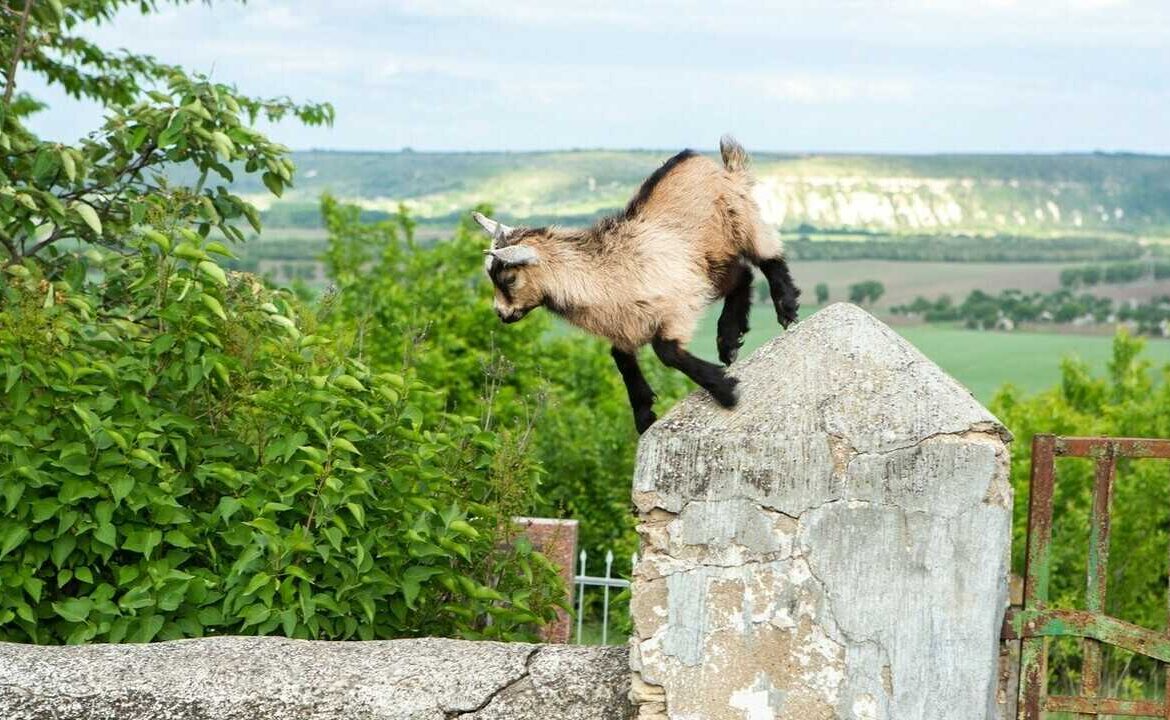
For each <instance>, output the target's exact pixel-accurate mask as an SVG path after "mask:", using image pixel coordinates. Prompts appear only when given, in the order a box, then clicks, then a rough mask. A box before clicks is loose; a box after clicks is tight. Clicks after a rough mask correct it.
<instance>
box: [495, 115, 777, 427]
mask: <svg viewBox="0 0 1170 720" xmlns="http://www.w3.org/2000/svg"><path fill="white" fill-rule="evenodd" d="M719 149H720V151H721V153H722V155H723V164H722V165H720V164H719V163H717V162H715V161H714V160H711V159H709V158H706V157H703V156H701V155H699V154H698V153H696V152H694V151H692V150H684V151H683V152H681V153H679V154H678V155H675V156H674V157H672V158H671V159H670V160H667V161H666V163H665V164H663V165H662V167H660V168H658V169H657V170H656V171H654V173H653V174H652V175H650V177H649V178H647V179H646V181H645V182H644V183H642V187H641V188H639V190H638V193H637V194H636V195H634V198H633V199H632V200H630V203H629V205H627V206H626V209H625V211H624V212H622V213H620V214H618V215H615V216H612V217H608V218H605V219H603V220H601V221H599V222H598V223H596V224H595V225H593V226H592V227H590V228H586V229H564V228H555V227H544V228H522V227H521V228H511V227H508V226H506V225H504V224H503V223H500V222H496V221H495V220H492V219H490V218H487V217H485V216H483V215H481V214H479V213H475V214H474V215H475V220H476V221H477V222H478V223H479V224H480V225H481V226H482V227H483V229H484V230H485V231H487V232H488V234H490V235H491V237H492V244H491V249H490V250H488V251H487V257H486V262H485V268H486V270H487V274H488V276H489V277H490V278H491V280H492V283H493V284H494V285H495V303H494V304H495V310H496V314H497V315H499V316H500V319H501V320H503V321H504V322H506V323H513V322H516V321H517V320H519V319H521V318H523V317H524V316H525V315H527V314H528V313H529V312H530V311H531V310H532V309H533V308H537V307H540V306H544V307H547V308H548V309H549V310H552V311H553V312H555V313H557V314H558V315H561V316H562V317H564V318H565V319H566V320H568V321H569V322H571V323H573V324H574V325H577V326H578V327H581V328H583V329H585V330H587V331H589V332H591V333H593V334H595V335H599V336H601V337H603V338H605V339H606V340H608V341H609V342H610V343H612V344H613V350H612V355H613V359H614V361H615V362H616V363H617V366H618V370H619V371H621V374H622V379H623V380H624V381H625V384H626V391H627V392H628V393H629V396H630V405H631V406H632V407H633V410H634V424H635V426H636V427H637V429H638V432H639V433H642V432H645V430H646V428H648V427H650V425H651V424H652V423H653V422H654V421H655V420H656V419H657V416H656V415H655V414H654V410H653V404H654V391H653V390H651V388H650V385H649V384H648V383H647V382H646V378H645V377H644V376H643V375H642V371H641V369H640V368H639V367H638V360H637V358H636V356H635V352H636V351H637V350H638V348H639V347H641V346H643V345H645V344H646V343H650V344H651V345H652V346H653V347H654V352H655V353H656V354H657V355H658V358H659V359H660V360H661V361H662V362H663V363H664V364H666V365H667V366H669V367H672V368H675V369H677V370H681V371H682V372H683V373H685V374H686V375H687V377H689V378H691V379H692V380H694V381H695V382H696V383H698V384H699V385H700V386H701V387H703V388H705V389H706V390H707V391H708V392H710V393H711V395H712V396H713V397H714V398H715V400H716V401H718V402H719V404H720V405H722V406H724V407H733V406H734V405H735V403H736V390H735V386H736V383H737V382H738V381H737V380H736V379H735V378H734V377H731V376H729V375H727V374H726V372H724V370H723V368H722V367H720V366H718V365H716V364H714V363H709V362H707V361H705V360H701V359H699V358H697V357H695V356H694V355H692V354H690V353H689V352H687V350H686V345H687V343H688V342H689V341H690V339H691V336H692V335H693V333H694V331H695V325H696V324H697V323H698V322H699V319H700V318H701V316H702V313H703V310H704V308H706V307H707V306H708V305H709V304H710V303H712V302H714V301H715V300H716V299H718V298H720V297H722V298H724V302H723V312H722V314H721V315H720V316H719V324H718V339H717V341H716V345H717V348H718V351H719V359H720V360H722V361H723V363H724V364H725V365H730V364H731V363H732V362H733V361H734V360H735V357H736V355H737V354H738V352H739V348H740V346H741V345H742V344H743V336H744V333H746V332H747V330H748V313H749V311H750V309H751V285H752V271H751V268H750V267H749V265H748V263H751V264H752V265H755V266H756V267H758V268H759V269H760V271H761V272H762V273H763V275H764V277H765V278H767V280H768V288H769V290H770V291H771V295H772V303H773V305H775V308H776V318H777V320H779V321H780V324H781V325H783V326H784V327H785V328H787V327H788V325H789V324H790V323H792V322H793V321H795V320H796V311H797V308H798V306H799V303H798V302H797V297H798V296H799V295H800V290H798V289H797V288H796V286H795V285H794V284H793V282H792V276H791V275H790V274H789V272H788V263H787V262H785V260H784V254H783V248H782V246H781V243H780V240H779V238H778V237H777V236H776V233H775V231H774V230H773V229H772V228H771V227H769V226H768V225H767V224H765V223H764V221H763V219H761V218H760V210H759V208H758V207H757V206H756V203H755V201H754V200H753V199H752V196H751V187H752V184H753V180H752V177H751V175H750V174H749V173H748V171H747V164H748V156H747V153H746V152H745V151H744V149H743V147H742V146H740V145H739V143H737V142H736V141H735V140H734V139H732V138H731V137H730V136H724V137H723V138H722V139H721V140H720V142H719Z"/></svg>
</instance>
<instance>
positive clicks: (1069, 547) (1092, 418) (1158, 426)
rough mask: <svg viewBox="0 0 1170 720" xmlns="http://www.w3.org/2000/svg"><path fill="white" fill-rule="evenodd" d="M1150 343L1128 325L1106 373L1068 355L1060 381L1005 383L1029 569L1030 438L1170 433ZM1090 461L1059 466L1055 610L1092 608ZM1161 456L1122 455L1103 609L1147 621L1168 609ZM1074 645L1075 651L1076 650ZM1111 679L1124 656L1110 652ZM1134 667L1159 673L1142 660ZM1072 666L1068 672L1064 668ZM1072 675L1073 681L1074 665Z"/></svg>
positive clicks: (1001, 402) (1002, 405)
mask: <svg viewBox="0 0 1170 720" xmlns="http://www.w3.org/2000/svg"><path fill="white" fill-rule="evenodd" d="M1143 346H1144V341H1143V340H1141V339H1137V338H1131V337H1130V336H1129V335H1127V334H1126V333H1124V332H1122V333H1119V334H1118V335H1117V337H1116V338H1115V340H1114V344H1113V357H1112V360H1111V361H1110V362H1109V365H1108V370H1107V372H1106V374H1105V376H1104V377H1095V376H1094V375H1093V374H1092V373H1091V372H1090V371H1089V369H1088V367H1087V366H1086V365H1085V364H1083V363H1081V362H1079V361H1077V360H1075V359H1066V360H1065V361H1064V363H1063V364H1062V368H1061V381H1060V384H1059V385H1058V386H1056V387H1054V388H1052V389H1050V390H1047V391H1045V392H1042V393H1039V394H1037V395H1034V396H1030V397H1028V396H1024V395H1022V394H1021V393H1020V392H1019V391H1017V390H1015V389H1014V388H1012V387H1010V386H1009V387H1005V388H1004V389H1002V390H1001V391H1000V392H999V393H998V394H997V396H996V398H995V399H994V401H993V402H992V406H991V407H992V410H993V412H995V414H996V415H997V416H998V417H999V418H1000V420H1002V421H1003V422H1004V423H1005V424H1006V425H1007V427H1008V428H1009V429H1010V430H1011V431H1012V433H1013V434H1014V435H1015V442H1014V444H1013V447H1012V460H1011V462H1012V484H1013V486H1014V488H1015V520H1014V524H1013V528H1014V531H1013V537H1012V559H1013V563H1012V564H1013V568H1014V570H1015V572H1017V573H1022V572H1023V565H1024V551H1025V545H1026V542H1025V538H1026V533H1027V513H1028V478H1029V470H1030V467H1031V461H1032V458H1031V441H1032V437H1033V435H1035V434H1036V433H1053V434H1057V435H1104V436H1132V437H1160V438H1165V437H1170V367H1166V368H1163V369H1161V370H1160V371H1155V370H1154V369H1153V368H1151V366H1150V364H1149V362H1148V361H1146V360H1143V359H1142V356H1141V352H1142V348H1143ZM1093 473H1094V467H1093V461H1092V460H1091V459H1063V460H1059V461H1058V463H1057V467H1056V485H1055V495H1054V499H1053V507H1054V513H1053V516H1054V524H1053V535H1052V546H1051V547H1052V553H1053V554H1052V557H1053V560H1052V582H1051V590H1050V592H1051V596H1052V598H1053V604H1054V606H1056V607H1064V608H1081V609H1083V608H1084V607H1085V567H1086V565H1085V563H1086V558H1087V549H1088V543H1089V527H1090V525H1091V522H1090V508H1091V498H1092V485H1093ZM1166 474H1167V467H1166V463H1165V462H1164V461H1158V460H1122V461H1120V462H1119V465H1118V474H1117V483H1116V486H1115V491H1114V498H1113V529H1112V546H1113V548H1114V549H1115V552H1114V553H1113V554H1112V555H1111V556H1110V560H1109V577H1108V587H1109V592H1108V594H1107V605H1106V607H1105V612H1107V613H1108V614H1110V615H1112V616H1114V617H1119V618H1121V619H1123V620H1128V621H1129V622H1133V623H1137V624H1139V625H1143V626H1145V627H1148V628H1162V627H1164V623H1165V616H1166V548H1167V547H1168V546H1170V483H1167V482H1166ZM1062 647H1064V646H1057V648H1058V651H1059V653H1060V655H1059V657H1058V660H1057V667H1060V668H1064V669H1067V668H1074V669H1075V668H1077V667H1079V661H1078V660H1077V657H1076V653H1077V652H1079V651H1077V650H1076V649H1075V648H1072V649H1071V650H1070V649H1069V648H1068V647H1064V649H1063V650H1062V649H1060V648H1062ZM1070 652H1071V655H1070ZM1112 662H1114V665H1112V666H1111V667H1110V668H1109V675H1110V677H1116V676H1117V675H1118V674H1119V673H1120V672H1121V666H1122V665H1123V664H1124V663H1125V659H1124V658H1120V657H1113V658H1112ZM1130 670H1131V671H1139V672H1153V671H1154V670H1156V668H1153V667H1144V666H1142V664H1141V663H1140V662H1138V663H1137V664H1136V665H1135V666H1133V667H1131V668H1130ZM1067 674H1068V673H1067V670H1066V675H1067ZM1071 677H1072V678H1073V679H1075V670H1074V671H1073V672H1072V675H1071Z"/></svg>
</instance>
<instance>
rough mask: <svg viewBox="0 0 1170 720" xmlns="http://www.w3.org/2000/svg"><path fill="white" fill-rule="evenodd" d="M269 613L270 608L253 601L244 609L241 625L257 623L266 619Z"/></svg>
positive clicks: (270, 612)
mask: <svg viewBox="0 0 1170 720" xmlns="http://www.w3.org/2000/svg"><path fill="white" fill-rule="evenodd" d="M271 614H272V610H271V609H270V608H266V607H264V606H263V605H261V604H260V603H255V604H253V605H250V606H249V607H248V609H247V610H245V611H244V615H243V617H244V625H243V627H249V626H251V625H259V624H260V623H262V622H264V621H265V620H267V619H268V616H269V615H271Z"/></svg>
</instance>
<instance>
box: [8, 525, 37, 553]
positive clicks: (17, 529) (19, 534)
mask: <svg viewBox="0 0 1170 720" xmlns="http://www.w3.org/2000/svg"><path fill="white" fill-rule="evenodd" d="M28 536H29V533H28V528H26V527H25V526H24V525H16V524H11V525H9V526H8V528H7V529H6V530H5V531H4V532H3V533H0V558H3V557H4V556H5V555H7V554H8V553H10V552H12V551H13V550H15V549H16V548H17V546H18V545H20V544H21V543H23V542H24V541H25V540H27V539H28ZM42 557H43V556H42Z"/></svg>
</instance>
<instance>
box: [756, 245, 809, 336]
mask: <svg viewBox="0 0 1170 720" xmlns="http://www.w3.org/2000/svg"><path fill="white" fill-rule="evenodd" d="M757 264H758V265H759V268H760V272H762V273H764V277H765V278H767V279H768V291H769V292H770V293H771V295H772V304H773V305H774V306H775V307H776V320H778V321H779V322H780V324H781V325H783V326H784V327H786V328H787V327H788V326H789V325H791V324H792V323H794V322H796V313H797V311H798V310H799V309H800V300H799V299H798V298H799V297H800V288H798V287H796V283H794V282H793V281H792V274H791V273H790V272H788V262H787V261H786V260H785V259H784V258H783V257H777V258H770V259H768V260H761V261H759V263H757Z"/></svg>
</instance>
